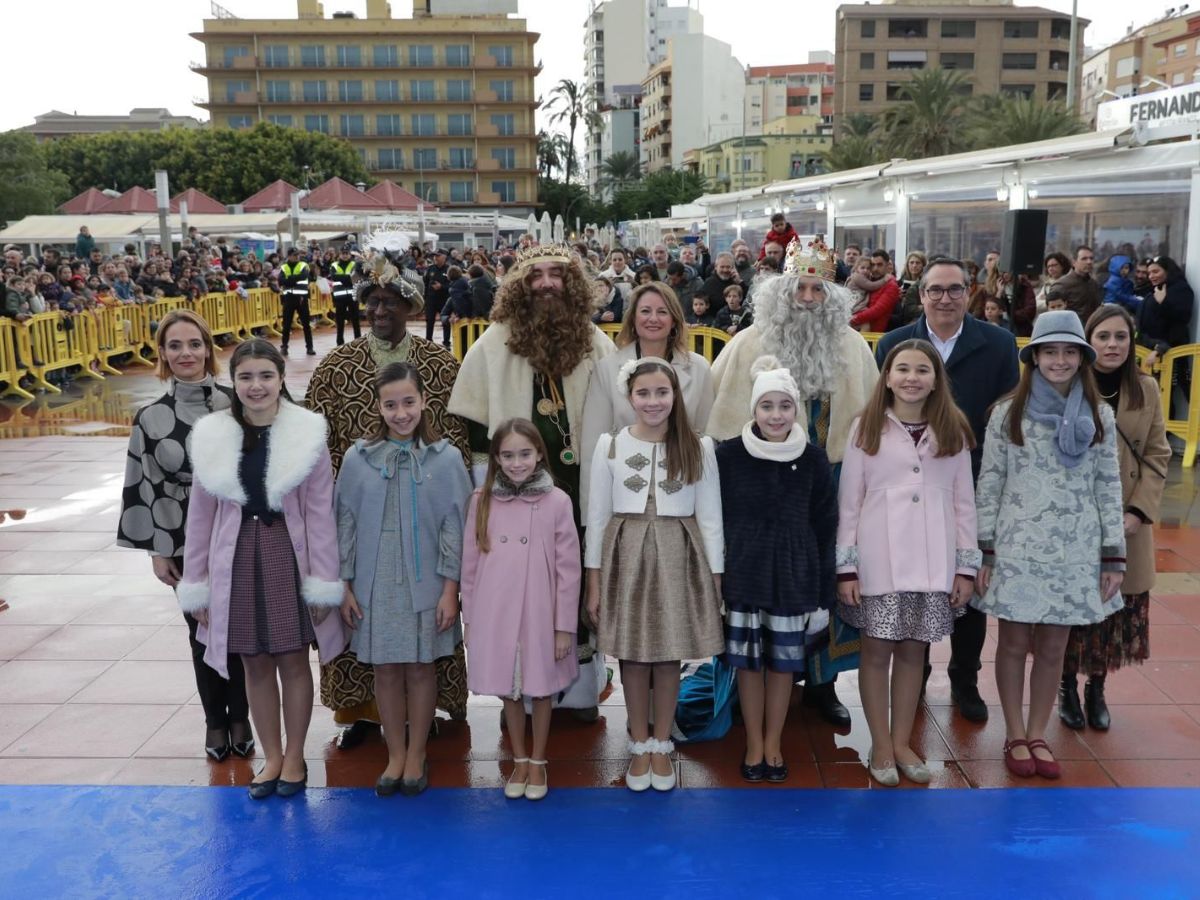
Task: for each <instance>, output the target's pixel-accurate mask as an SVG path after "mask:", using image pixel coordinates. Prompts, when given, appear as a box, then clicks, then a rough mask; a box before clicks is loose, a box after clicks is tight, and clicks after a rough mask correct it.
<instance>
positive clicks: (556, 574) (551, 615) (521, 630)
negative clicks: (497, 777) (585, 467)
mask: <svg viewBox="0 0 1200 900" xmlns="http://www.w3.org/2000/svg"><path fill="white" fill-rule="evenodd" d="M463 543H464V547H463V558H462V587H461V589H462V607H463V608H462V613H463V624H464V625H465V626H466V627H467V653H468V655H469V656H470V660H471V665H470V668H469V669H468V671H467V684H468V686H469V687H470V688H471V690H472V691H473V692H474V693H476V694H489V695H493V696H498V697H501V698H502V699H503V700H504V718H505V722H506V724H507V725H508V737H509V740H510V741H511V742H512V753H513V762H514V763H515V767H514V769H513V773H512V776H511V777H510V778H509V780H508V782H507V783H506V784H505V786H504V796H505V797H508V798H509V799H516V798H518V797H525V798H527V799H529V800H540V799H542V798H543V797H545V796H546V790H547V784H548V781H547V777H546V742H547V741H548V740H549V736H550V708H551V695H552V694H557V693H558V692H559V691H564V690H566V689H567V687H568V686H569V685H570V684H571V682H573V681H574V680H575V678H576V676H577V675H578V672H579V665H578V662H577V661H576V657H575V652H574V651H575V630H576V625H577V622H578V615H579V586H580V581H581V577H582V571H581V568H582V567H581V562H580V555H579V534H578V532H577V531H576V530H575V518H574V515H573V514H572V511H571V499H570V498H569V497H568V496H567V495H566V494H565V493H564V492H563V491H561V490H559V489H558V488H556V487H555V486H554V480H553V478H552V477H551V475H550V471H549V469H548V468H547V466H546V445H545V443H544V442H543V441H542V436H541V435H540V434H538V430H537V428H536V427H534V425H533V423H532V422H530V421H529V420H528V419H509V420H508V421H507V422H503V423H501V425H500V426H499V427H498V428H497V429H496V432H495V434H493V435H492V443H491V447H490V449H489V451H488V468H487V476H486V478H485V480H484V483H483V487H482V488H480V489H479V490H478V491H476V492H475V493H474V495H473V496H472V497H471V504H470V506H469V508H468V511H467V525H466V535H465V538H464V542H463ZM523 695H526V696H530V697H532V698H533V754H532V758H530V757H527V756H526V755H525V705H524V701H523V699H522V696H523Z"/></svg>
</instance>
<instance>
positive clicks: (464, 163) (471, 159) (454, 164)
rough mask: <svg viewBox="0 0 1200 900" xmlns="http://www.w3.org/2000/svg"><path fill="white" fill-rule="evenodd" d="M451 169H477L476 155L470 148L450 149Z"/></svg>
mask: <svg viewBox="0 0 1200 900" xmlns="http://www.w3.org/2000/svg"><path fill="white" fill-rule="evenodd" d="M450 168H452V169H473V168H475V153H474V152H473V151H472V150H471V148H470V147H451V148H450Z"/></svg>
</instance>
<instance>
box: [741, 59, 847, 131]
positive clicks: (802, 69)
mask: <svg viewBox="0 0 1200 900" xmlns="http://www.w3.org/2000/svg"><path fill="white" fill-rule="evenodd" d="M833 78H834V64H833V54H832V53H829V52H827V51H813V52H811V53H809V54H808V62H807V63H799V64H797V65H790V66H750V67H748V68H747V69H746V112H745V115H746V134H762V133H763V126H764V125H765V123H767V122H772V121H775V120H777V119H781V118H785V117H795V118H808V117H810V116H816V117H817V119H818V126H817V127H818V130H820V131H822V132H825V133H829V134H832V133H833ZM797 130H801V129H797Z"/></svg>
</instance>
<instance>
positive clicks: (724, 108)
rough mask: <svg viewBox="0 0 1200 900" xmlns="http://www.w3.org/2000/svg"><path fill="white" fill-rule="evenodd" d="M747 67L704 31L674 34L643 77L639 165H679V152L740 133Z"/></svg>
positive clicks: (655, 167)
mask: <svg viewBox="0 0 1200 900" xmlns="http://www.w3.org/2000/svg"><path fill="white" fill-rule="evenodd" d="M745 109H746V71H745V69H743V68H742V64H741V63H739V62H738V61H737V59H735V58H734V56H733V48H731V47H730V46H729V45H728V44H726V43H725V42H724V41H718V40H717V39H716V38H714V37H709V36H708V35H706V34H683V35H676V36H675V37H673V38H671V39H670V40H669V41H667V58H666V59H665V60H663V61H662V62H660V63H659V64H658V65H656V66H654V67H653V68H652V69H650V71H649V72H647V73H646V77H645V78H644V79H643V80H642V123H641V125H642V145H641V151H642V166H643V168H644V169H645V171H646V172H656V171H658V170H659V169H665V168H668V167H670V168H675V169H679V168H682V167H683V155H684V153H685V152H687V151H688V150H690V149H692V148H694V147H706V146H708V145H709V144H714V143H717V142H718V141H723V140H725V139H726V138H729V137H733V136H735V135H739V134H741V133H742V130H743V127H744V124H745V122H744V118H745Z"/></svg>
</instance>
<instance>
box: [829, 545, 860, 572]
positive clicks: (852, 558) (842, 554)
mask: <svg viewBox="0 0 1200 900" xmlns="http://www.w3.org/2000/svg"><path fill="white" fill-rule="evenodd" d="M835 555H836V558H835V560H834V566H835V567H836V568H839V569H844V568H847V567H853V568H855V569H857V568H858V547H857V546H853V547H846V546H843V545H841V544H839V545H838V546H837V550H836V551H835Z"/></svg>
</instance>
